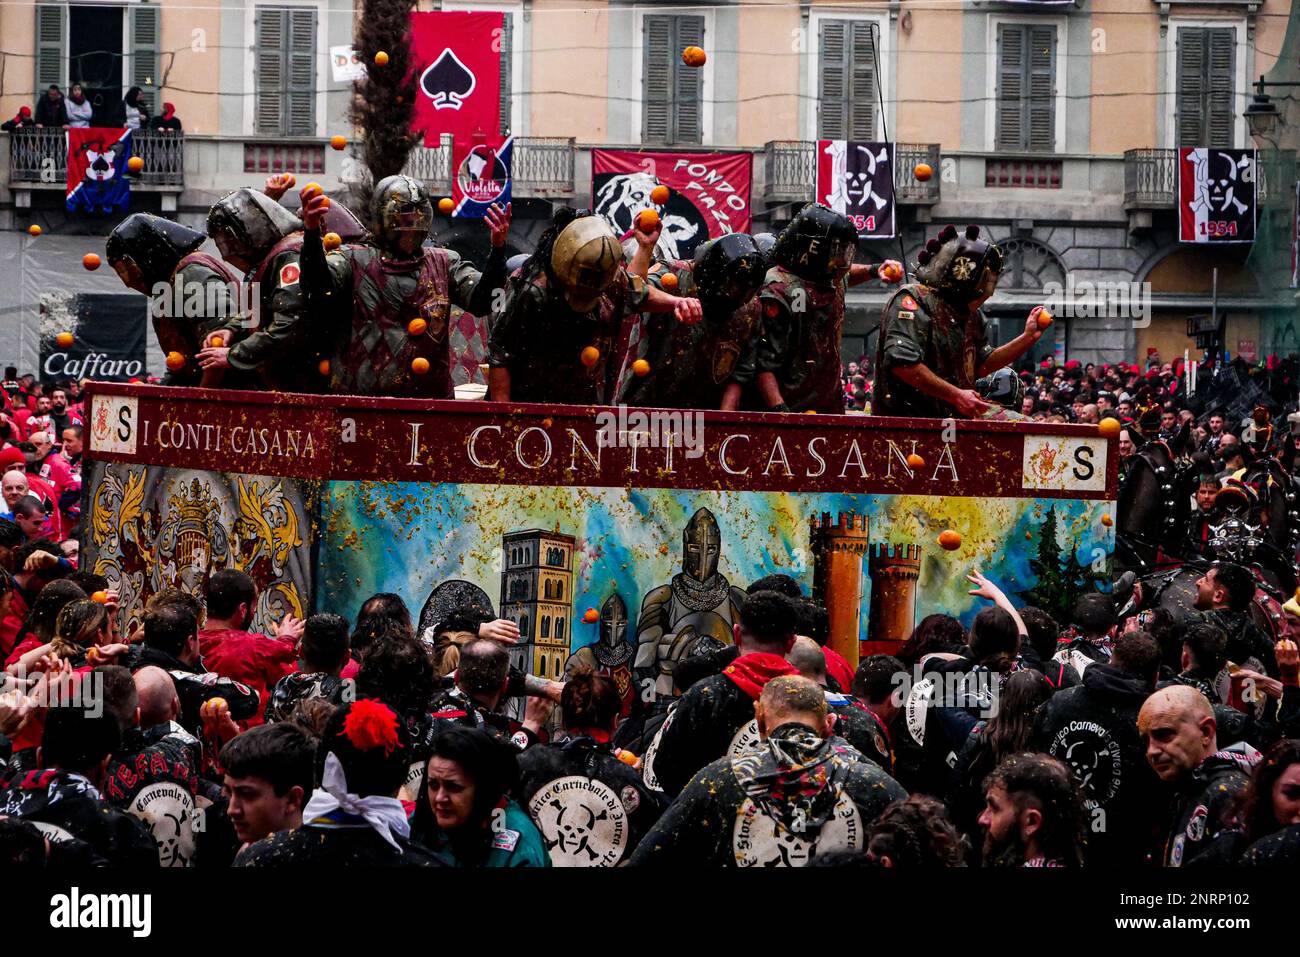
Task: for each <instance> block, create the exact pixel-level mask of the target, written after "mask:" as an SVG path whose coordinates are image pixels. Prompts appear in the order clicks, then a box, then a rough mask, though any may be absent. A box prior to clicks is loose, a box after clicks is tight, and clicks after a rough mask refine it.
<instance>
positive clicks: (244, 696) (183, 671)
mask: <svg viewBox="0 0 1300 957" xmlns="http://www.w3.org/2000/svg"><path fill="white" fill-rule="evenodd" d="M123 664H124V665H125V666H126V667H127V668H130V669H131V671H132V672H136V671H139V670H140V669H141V668H146V667H148V666H150V665H156V666H157V667H159V668H162V669H163V670H164V671H166V672H167V673H168V674H169V675H171V678H172V681H173V683H175V685H176V696H177V697H178V698H180V700H181V713H180V717H179V718H178V719H177V721H178V722H179V723H180V726H181V727H182V728H184V729H185V730H186V731H188V732H190V734H195V735H197V734H199V733H200V731H201V729H202V727H203V721H202V719H201V718H200V717H199V709H200V708H201V707H203V702H205V701H207V700H209V699H211V698H225V699H226V705H227V706H228V707H229V708H230V716H231V717H232V718H234V719H235V720H236V721H243V720H244V719H245V718H251V717H252V716H253V715H255V714H257V713H258V709H259V707H260V703H261V702H260V699H259V698H258V696H257V692H256V691H254V690H253V689H252V688H250V687H248V685H246V684H241V683H240V682H238V681H235V680H233V679H231V678H223V677H221V676H220V675H218V674H216V673H215V672H212V671H205V670H204V669H203V666H202V665H187V664H185V662H183V661H181V660H180V659H179V658H176V657H173V656H172V655H169V654H167V653H166V652H163V651H159V650H158V649H157V648H150V647H148V646H147V645H132V646H131V650H130V651H129V652H127V657H126V659H125V661H123Z"/></svg>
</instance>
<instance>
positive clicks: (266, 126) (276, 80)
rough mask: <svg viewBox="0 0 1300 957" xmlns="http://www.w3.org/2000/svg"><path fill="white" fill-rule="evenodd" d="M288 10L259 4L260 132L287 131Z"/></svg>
mask: <svg viewBox="0 0 1300 957" xmlns="http://www.w3.org/2000/svg"><path fill="white" fill-rule="evenodd" d="M285 13H286V11H285V10H283V9H280V8H278V7H258V8H257V23H256V26H255V28H254V33H256V34H257V50H256V53H255V55H254V66H253V69H254V70H255V71H256V76H255V89H256V94H255V98H256V109H255V113H256V116H255V118H254V122H255V124H256V128H257V132H258V133H282V132H283V131H284V85H285V72H286V70H285V67H286V64H285V56H284V45H285V34H286V32H287V23H286V20H287V17H286V16H285Z"/></svg>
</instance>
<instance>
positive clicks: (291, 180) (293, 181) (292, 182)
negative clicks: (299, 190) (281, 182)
mask: <svg viewBox="0 0 1300 957" xmlns="http://www.w3.org/2000/svg"><path fill="white" fill-rule="evenodd" d="M277 175H279V176H283V177H284V179H285V182H286V183H288V185H287V186H286V187H285V189H293V188H294V187H295V186H297V185H298V177H297V176H294V175H293V174H292V173H279V174H277Z"/></svg>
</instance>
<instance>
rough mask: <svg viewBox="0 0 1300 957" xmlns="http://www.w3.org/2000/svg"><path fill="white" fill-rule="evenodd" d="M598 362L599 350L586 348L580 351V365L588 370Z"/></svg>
mask: <svg viewBox="0 0 1300 957" xmlns="http://www.w3.org/2000/svg"><path fill="white" fill-rule="evenodd" d="M599 361H600V350H599V349H597V348H596V347H595V346H587V348H585V349H583V350H582V364H583V365H584V366H586V367H587V368H588V369H590V368H591V367H592V366H594V365H595V364H596V363H597V362H599Z"/></svg>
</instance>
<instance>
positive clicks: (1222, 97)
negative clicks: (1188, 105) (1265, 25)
mask: <svg viewBox="0 0 1300 957" xmlns="http://www.w3.org/2000/svg"><path fill="white" fill-rule="evenodd" d="M1205 32H1206V33H1207V34H1208V36H1207V38H1206V44H1207V47H1208V49H1207V51H1206V52H1207V56H1206V78H1205V79H1206V92H1207V96H1206V104H1205V117H1206V125H1207V127H1208V130H1207V132H1208V141H1207V142H1206V144H1205V145H1206V146H1214V147H1218V148H1220V149H1232V147H1233V146H1235V145H1236V136H1235V135H1234V134H1235V132H1236V129H1235V128H1236V112H1235V110H1234V109H1233V107H1234V105H1235V104H1234V103H1233V93H1234V92H1235V90H1234V87H1235V86H1236V75H1237V71H1236V69H1235V67H1236V44H1237V31H1236V30H1221V29H1217V28H1216V29H1213V30H1206V31H1205Z"/></svg>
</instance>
